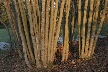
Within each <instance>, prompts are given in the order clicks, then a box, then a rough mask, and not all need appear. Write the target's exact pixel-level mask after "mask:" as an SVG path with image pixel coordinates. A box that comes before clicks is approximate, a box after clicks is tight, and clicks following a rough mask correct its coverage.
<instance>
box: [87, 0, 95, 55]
mask: <svg viewBox="0 0 108 72" xmlns="http://www.w3.org/2000/svg"><path fill="white" fill-rule="evenodd" d="M93 4H94V0H90V12H89V18H88V30H87V37H86V45H85V52H86V55H87V54H88V50H89V42H90V31H91V23H92V15H93Z"/></svg>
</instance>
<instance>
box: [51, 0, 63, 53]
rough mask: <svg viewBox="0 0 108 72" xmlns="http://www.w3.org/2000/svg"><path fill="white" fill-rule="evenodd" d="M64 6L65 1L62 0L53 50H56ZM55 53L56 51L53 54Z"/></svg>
mask: <svg viewBox="0 0 108 72" xmlns="http://www.w3.org/2000/svg"><path fill="white" fill-rule="evenodd" d="M64 4H65V0H63V1H62V3H61V8H60V16H59V21H58V26H57V30H56V31H57V32H56V33H55V37H54V46H53V48H56V46H57V41H58V37H59V34H60V26H61V22H62V17H63V8H64ZM55 52H56V49H54V53H55Z"/></svg>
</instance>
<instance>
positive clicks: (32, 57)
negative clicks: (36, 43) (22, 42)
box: [18, 0, 35, 62]
mask: <svg viewBox="0 0 108 72" xmlns="http://www.w3.org/2000/svg"><path fill="white" fill-rule="evenodd" d="M18 3H19V8H20V12H21V17H22V22H23V26H24V32H25V35H26V42H27V48H28V50H29V54H30V58H31V59H30V60H31V62H35V60H34V56H33V53H32V50H31V49H32V48H31V44H30V35H29V31H28V26H27V18H26V13H25V10H24V3H23V1H20V0H18Z"/></svg>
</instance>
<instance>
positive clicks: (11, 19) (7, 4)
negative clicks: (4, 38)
mask: <svg viewBox="0 0 108 72" xmlns="http://www.w3.org/2000/svg"><path fill="white" fill-rule="evenodd" d="M10 3H11V2H10V0H9V1H6V0H4V6H5V8H6V12H7V15H8V18H9V23H10V26H11V29H12V32H13V34H14V36H15V41H16V44H17V46H18V53H19V56H20V58H22V53H21V48H20V41H19V37H18V31H17V28H16V23H15V20H14V19H15V17H14V14H13V12H12V10H11V7H10ZM11 45H12V44H11ZM11 47H12V46H11ZM11 49H12V50H13V48H11Z"/></svg>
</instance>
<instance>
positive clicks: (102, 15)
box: [90, 0, 108, 56]
mask: <svg viewBox="0 0 108 72" xmlns="http://www.w3.org/2000/svg"><path fill="white" fill-rule="evenodd" d="M107 4H108V0H105V8H104V10H103V13H102V14H101V13H100V18H101V20H100V24H99V28H98V31H97V33H96V38H95V39H94V43H93V46H92V48H93V49H92V50H91V54H90V55H91V56H92V55H93V54H94V49H95V47H96V42H97V39H98V36H99V34H100V31H101V28H102V25H103V22H104V19H105V13H106V9H107Z"/></svg>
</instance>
